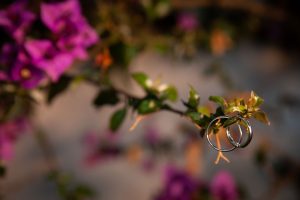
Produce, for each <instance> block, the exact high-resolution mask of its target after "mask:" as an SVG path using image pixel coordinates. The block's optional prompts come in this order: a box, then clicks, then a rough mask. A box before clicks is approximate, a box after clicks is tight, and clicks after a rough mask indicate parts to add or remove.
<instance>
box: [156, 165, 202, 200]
mask: <svg viewBox="0 0 300 200" xmlns="http://www.w3.org/2000/svg"><path fill="white" fill-rule="evenodd" d="M199 187H201V184H200V183H199V181H198V180H195V179H194V178H193V177H191V176H190V175H189V174H188V173H187V172H185V171H180V170H177V169H174V168H170V167H169V168H167V173H166V180H165V186H164V189H163V191H162V192H161V193H160V194H159V195H158V196H157V197H156V198H155V199H156V200H191V199H192V198H193V196H194V195H195V194H196V193H197V190H198V189H199Z"/></svg>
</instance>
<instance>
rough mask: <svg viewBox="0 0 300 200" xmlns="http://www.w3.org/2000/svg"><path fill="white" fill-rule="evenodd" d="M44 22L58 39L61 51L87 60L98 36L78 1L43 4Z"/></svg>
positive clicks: (70, 0) (68, 0)
mask: <svg viewBox="0 0 300 200" xmlns="http://www.w3.org/2000/svg"><path fill="white" fill-rule="evenodd" d="M41 15H42V21H43V22H44V23H45V25H46V26H47V27H48V28H49V29H50V30H51V31H52V32H53V33H54V35H55V37H56V38H57V46H58V47H59V49H60V50H62V51H65V52H68V53H70V54H72V55H73V56H74V57H75V58H79V59H86V58H87V51H86V49H87V48H88V47H90V46H91V45H93V44H95V43H96V42H97V41H98V35H97V33H96V32H95V30H94V29H93V28H92V27H91V26H90V25H89V24H88V22H87V20H86V19H85V18H84V17H83V16H82V14H81V10H80V4H79V2H78V0H67V1H64V2H61V3H43V4H42V6H41Z"/></svg>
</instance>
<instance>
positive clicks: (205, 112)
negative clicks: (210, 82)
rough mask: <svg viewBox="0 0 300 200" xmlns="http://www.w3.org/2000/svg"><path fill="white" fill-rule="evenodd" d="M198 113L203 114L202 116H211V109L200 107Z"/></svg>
mask: <svg viewBox="0 0 300 200" xmlns="http://www.w3.org/2000/svg"><path fill="white" fill-rule="evenodd" d="M197 111H198V112H199V113H201V114H202V115H205V116H209V115H210V111H209V109H208V108H207V107H205V106H199V107H198V108H197Z"/></svg>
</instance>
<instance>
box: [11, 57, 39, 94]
mask: <svg viewBox="0 0 300 200" xmlns="http://www.w3.org/2000/svg"><path fill="white" fill-rule="evenodd" d="M44 77H45V74H44V72H43V71H42V70H40V69H38V68H36V67H35V66H34V64H33V63H32V60H31V59H30V58H29V57H28V56H27V55H26V54H25V53H24V52H23V51H20V52H19V53H18V55H17V58H16V61H15V63H14V65H13V66H12V67H11V69H10V79H11V80H12V81H14V82H18V83H20V84H21V86H22V87H23V88H25V89H32V88H35V87H37V86H38V85H39V84H40V82H41V81H42V80H43V78H44Z"/></svg>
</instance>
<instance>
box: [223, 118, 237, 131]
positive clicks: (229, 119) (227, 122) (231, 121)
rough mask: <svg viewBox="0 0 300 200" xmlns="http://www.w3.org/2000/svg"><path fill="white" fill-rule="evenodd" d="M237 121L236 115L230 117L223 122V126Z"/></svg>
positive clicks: (225, 126)
mask: <svg viewBox="0 0 300 200" xmlns="http://www.w3.org/2000/svg"><path fill="white" fill-rule="evenodd" d="M237 121H238V118H237V117H230V118H228V119H227V120H226V121H225V122H224V123H223V126H224V128H227V127H228V126H230V125H232V124H234V123H236V122H237Z"/></svg>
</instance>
